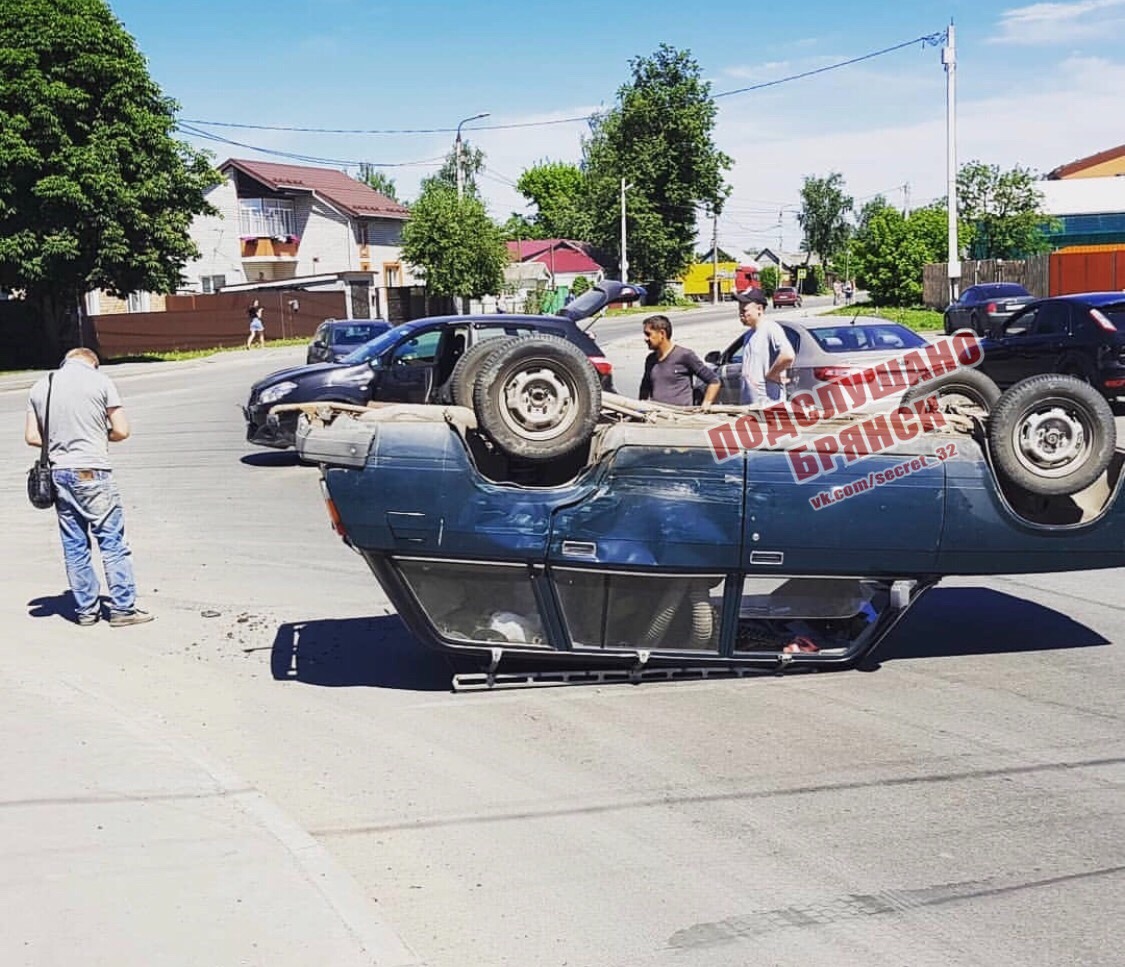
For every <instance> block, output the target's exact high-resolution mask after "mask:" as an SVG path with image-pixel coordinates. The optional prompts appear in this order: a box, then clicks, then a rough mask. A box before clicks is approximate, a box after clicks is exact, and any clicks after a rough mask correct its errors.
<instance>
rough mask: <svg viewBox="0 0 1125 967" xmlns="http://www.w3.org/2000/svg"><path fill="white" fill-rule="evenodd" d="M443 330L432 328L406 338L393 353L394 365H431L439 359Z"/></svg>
mask: <svg viewBox="0 0 1125 967" xmlns="http://www.w3.org/2000/svg"><path fill="white" fill-rule="evenodd" d="M440 342H441V330H440V329H431V330H430V331H429V332H423V333H420V334H419V335H417V336H411V337H409V338H407V339H404V340H403V341H402V342H400V343H399V344H398V345H397V346H395V349H394V352H393V353H391V365H392V366H429V365H432V364H433V362H434V360H436V359H437V352H438V344H439V343H440Z"/></svg>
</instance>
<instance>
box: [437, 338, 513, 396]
mask: <svg viewBox="0 0 1125 967" xmlns="http://www.w3.org/2000/svg"><path fill="white" fill-rule="evenodd" d="M506 341H507V340H505V339H489V340H486V341H485V342H479V343H477V344H476V345H475V346H470V347H469V349H468V351H467V352H465V353H463V354H462V355H461V358H460V359H458V360H457V363H456V365H454V367H453V372H452V374H451V375H450V377H449V398H450V399H451V400H452V401H453V405H454V406H467V407H469V408H470V409H471V408H472V405H473V387H474V386H476V382H477V377H478V376H479V375H480V371H481V368H482V367H483V366H484V364H485V363H486V362H488V360H489V359H490V358H491V357H492V354H493V353H494V352H496V350H497V349H499V348H500V347H501V346H503V345H504V343H505V342H506Z"/></svg>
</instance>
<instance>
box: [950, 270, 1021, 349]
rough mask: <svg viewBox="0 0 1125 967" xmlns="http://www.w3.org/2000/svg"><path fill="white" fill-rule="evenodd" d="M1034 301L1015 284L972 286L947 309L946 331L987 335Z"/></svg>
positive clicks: (995, 283)
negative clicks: (969, 330) (960, 330)
mask: <svg viewBox="0 0 1125 967" xmlns="http://www.w3.org/2000/svg"><path fill="white" fill-rule="evenodd" d="M1034 301H1035V296H1033V295H1032V294H1031V293H1030V292H1028V291H1027V289H1025V288H1024V287H1023V286H1022V285H1016V283H1014V282H991V283H988V284H987V285H971V286H969V288H967V289H966V290H965V291H964V292H962V293H961V296H960V298H958V299H957V301H956V302H951V303H950V304H949V305H948V306H947V307H946V310H945V314H944V320H945V331H946V333H947V334H952V333H954V332H956V331H957V330H958V329H972V330H973V332H975V333H976V334H977V335H979V336H986V335H988V333H990V332H991V331H992V330H993V329H994V328H996V326H997V325H999V324H1000V323H1002V322H1004V321H1006V320H1007V319H1008V318H1009V317H1010V316H1011V315H1012V314H1013V313H1015V312H1019V310H1020V309H1022V308H1023V307H1024V306H1026V305H1029V304H1030V303H1032V302H1034Z"/></svg>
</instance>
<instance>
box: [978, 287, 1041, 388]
mask: <svg viewBox="0 0 1125 967" xmlns="http://www.w3.org/2000/svg"><path fill="white" fill-rule="evenodd" d="M1038 314H1039V306H1037V305H1035V306H1031V307H1029V308H1027V309H1024V311H1023V312H1017V313H1016V314H1015V315H1014V316H1012V318H1011V319H1009V320H1008V321H1007V322H1005V323H1004V324H1003V325H1002V326H1001V327H1000V329H999V330H998V331H997V332H996V333H995V334H994V335H993V336H991V337H990V338H989V339H988V341H987V342H986V343H985V352H984V361H983V363H982V364H981V371H982V372H984V373H985V374H986V375H987V376H990V377H991V378H992V379H993V380H994V381H995V382H996V384H997V385H998V386H1011V384H1012V383H1014V382H1016V381H1017V380H1018V379H1019V378H1020V377H1019V375H1018V374H1019V371H1020V363H1019V361H1018V360H1019V355H1020V353H1021V352H1022V349H1021V347H1022V344H1023V340H1024V339H1026V338H1028V337H1029V336H1030V335H1031V333H1032V332H1033V331H1034V329H1035V318H1036V316H1037V315H1038Z"/></svg>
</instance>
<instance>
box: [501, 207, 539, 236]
mask: <svg viewBox="0 0 1125 967" xmlns="http://www.w3.org/2000/svg"><path fill="white" fill-rule="evenodd" d="M500 231H501V233H502V234H503V235H504V238H505V239H507V240H508V241H509V242H518V241H519V240H520V239H524V238H546V237H547V236H546V235H544V234H543V232H542V230H541V229H540V228H539V226H538V225H536V224H535V223H534V222H532V221H530V220H528V218H527V217H526V216H524V215H520V214H518V213H516V212H512V214H511V215H509V216H508V220H507V221H506V222H504V224H503V225H502V226H500Z"/></svg>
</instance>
